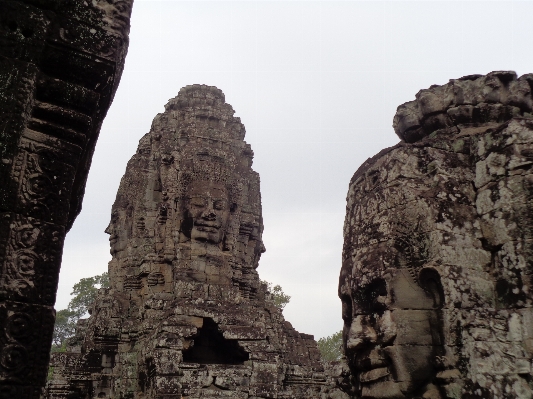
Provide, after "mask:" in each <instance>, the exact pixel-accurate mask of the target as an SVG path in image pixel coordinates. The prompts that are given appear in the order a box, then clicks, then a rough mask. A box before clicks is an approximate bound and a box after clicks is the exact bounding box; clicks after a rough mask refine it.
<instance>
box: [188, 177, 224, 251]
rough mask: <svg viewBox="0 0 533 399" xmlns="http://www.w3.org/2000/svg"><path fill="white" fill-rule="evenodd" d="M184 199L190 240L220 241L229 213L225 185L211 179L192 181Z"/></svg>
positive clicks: (215, 242) (212, 242) (214, 242)
mask: <svg viewBox="0 0 533 399" xmlns="http://www.w3.org/2000/svg"><path fill="white" fill-rule="evenodd" d="M186 201H187V205H186V206H187V209H186V225H187V230H188V233H189V234H190V238H191V240H195V241H202V242H208V243H211V244H219V243H221V242H222V240H223V238H224V233H225V230H226V226H227V223H228V218H229V214H230V205H229V196H228V191H227V189H226V187H225V186H224V185H223V184H220V183H215V182H211V181H196V182H193V183H191V185H190V186H189V189H188V192H187V197H186Z"/></svg>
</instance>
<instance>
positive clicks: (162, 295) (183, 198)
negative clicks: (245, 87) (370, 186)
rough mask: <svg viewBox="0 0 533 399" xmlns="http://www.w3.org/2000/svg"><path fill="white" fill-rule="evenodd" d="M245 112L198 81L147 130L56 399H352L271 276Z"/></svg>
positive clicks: (57, 360) (61, 363)
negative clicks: (274, 290)
mask: <svg viewBox="0 0 533 399" xmlns="http://www.w3.org/2000/svg"><path fill="white" fill-rule="evenodd" d="M233 114H234V111H233V109H232V107H231V106H230V105H229V104H227V103H225V99H224V94H223V93H222V92H221V91H220V90H219V89H217V88H215V87H210V86H203V85H193V86H187V87H185V88H183V89H181V90H180V93H179V94H178V96H177V97H176V98H174V99H171V100H170V101H169V102H168V104H167V105H166V106H165V112H164V113H162V114H159V115H157V116H156V118H155V119H154V122H153V124H152V128H151V130H150V132H149V133H148V134H146V135H145V136H144V137H143V138H142V139H141V140H140V143H139V147H138V149H137V153H136V154H135V155H134V156H133V157H132V158H131V160H130V161H129V163H128V166H127V169H126V173H125V175H124V177H123V178H122V181H121V184H120V188H119V190H118V193H117V197H116V201H115V203H114V205H113V209H112V216H111V223H110V224H109V226H108V228H107V232H108V233H109V234H110V243H111V254H112V255H113V258H112V260H111V262H110V263H109V275H110V286H111V288H110V289H107V290H103V291H102V292H100V294H99V296H98V299H97V301H96V303H95V305H94V306H93V309H92V313H91V317H90V318H89V319H88V320H84V321H82V322H81V324H80V325H79V327H78V332H77V334H76V337H75V338H74V339H73V340H71V341H70V343H69V348H68V352H67V353H60V354H54V355H53V359H52V362H51V364H52V365H53V366H54V367H55V369H54V376H53V379H52V381H51V382H50V383H49V385H48V390H47V398H49V399H52V398H53V399H66V398H80V399H81V398H83V399H85V398H115V399H119V398H131V399H133V398H135V399H141V398H143V399H180V398H182V397H187V398H191V399H193V398H215V397H217V398H218V397H231V398H243V399H244V398H322V397H324V396H325V395H327V392H330V393H332V394H335V393H336V394H337V397H343V396H344V395H343V394H342V393H340V391H338V390H336V389H334V388H333V387H334V385H335V383H336V382H335V381H334V380H333V378H331V377H328V375H326V374H325V373H324V368H323V365H322V363H321V362H320V354H319V351H318V347H317V344H316V342H315V341H314V339H313V337H312V336H311V335H307V334H302V333H299V332H297V331H296V330H294V328H292V326H291V324H290V323H289V322H287V321H285V320H284V318H283V315H282V313H281V310H280V309H279V308H278V307H276V306H275V305H274V304H273V302H272V300H271V299H270V294H269V293H268V292H267V290H266V286H265V285H262V284H261V283H260V280H259V276H258V273H257V271H256V268H257V267H258V262H259V258H260V256H261V253H262V252H264V250H265V248H264V246H263V242H262V238H261V236H262V232H263V220H262V214H261V196H260V191H259V175H258V174H257V173H256V172H254V171H253V170H252V168H251V165H252V158H253V151H252V149H251V148H250V145H248V144H247V143H246V142H245V141H244V135H245V129H244V126H243V124H242V123H241V121H240V119H239V118H236V117H234V116H233ZM339 395H340V396H339Z"/></svg>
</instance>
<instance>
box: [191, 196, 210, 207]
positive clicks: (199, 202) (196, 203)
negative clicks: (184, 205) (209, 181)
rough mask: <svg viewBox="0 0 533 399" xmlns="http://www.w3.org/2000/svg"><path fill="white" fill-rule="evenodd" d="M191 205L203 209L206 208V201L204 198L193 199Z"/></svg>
mask: <svg viewBox="0 0 533 399" xmlns="http://www.w3.org/2000/svg"><path fill="white" fill-rule="evenodd" d="M189 204H190V205H191V206H193V207H195V208H203V207H205V206H206V200H205V198H202V197H192V198H191V199H190V200H189Z"/></svg>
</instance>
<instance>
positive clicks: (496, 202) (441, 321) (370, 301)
mask: <svg viewBox="0 0 533 399" xmlns="http://www.w3.org/2000/svg"><path fill="white" fill-rule="evenodd" d="M532 83H533V76H532V75H524V76H522V77H520V78H517V76H516V74H515V73H514V72H507V71H501V72H492V73H489V74H488V75H486V76H481V75H475V76H467V77H464V78H461V79H458V80H451V81H450V82H449V83H448V84H446V85H444V86H432V87H431V88H429V89H427V90H422V91H420V92H419V93H418V94H417V96H416V100H415V101H412V102H409V103H406V104H404V105H401V106H400V107H398V111H397V113H396V116H395V117H394V129H395V131H396V133H397V134H398V136H400V138H402V141H401V142H400V143H399V144H398V145H396V146H394V147H391V148H388V149H385V150H383V151H381V152H380V153H379V154H377V155H376V156H374V157H373V158H371V159H369V160H367V161H366V162H365V163H364V164H363V165H362V166H361V167H360V168H359V170H358V171H357V172H356V173H355V174H354V176H353V178H352V180H351V182H350V186H349V191H348V197H347V201H348V205H347V215H346V219H345V224H344V249H343V264H342V269H341V274H340V279H339V296H340V298H341V300H342V314H343V319H344V330H343V342H344V350H345V354H346V357H347V360H348V363H349V366H350V370H351V374H352V375H351V378H352V388H353V390H352V392H351V394H353V395H355V396H356V397H361V398H376V399H377V398H398V399H399V398H431V399H444V398H465V399H466V398H485V399H496V398H500V399H502V398H508V399H511V398H524V399H525V398H532V397H533V378H532V360H533V212H532V205H533V204H532V201H533V119H532V118H533V115H531V106H532V98H531V84H532Z"/></svg>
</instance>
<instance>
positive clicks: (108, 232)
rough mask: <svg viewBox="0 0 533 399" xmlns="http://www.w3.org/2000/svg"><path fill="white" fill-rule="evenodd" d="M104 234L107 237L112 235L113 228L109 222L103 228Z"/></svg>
mask: <svg viewBox="0 0 533 399" xmlns="http://www.w3.org/2000/svg"><path fill="white" fill-rule="evenodd" d="M104 233H106V234H109V235H111V234H113V226H112V225H111V222H109V224H108V225H107V227H106V228H105V230H104Z"/></svg>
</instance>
